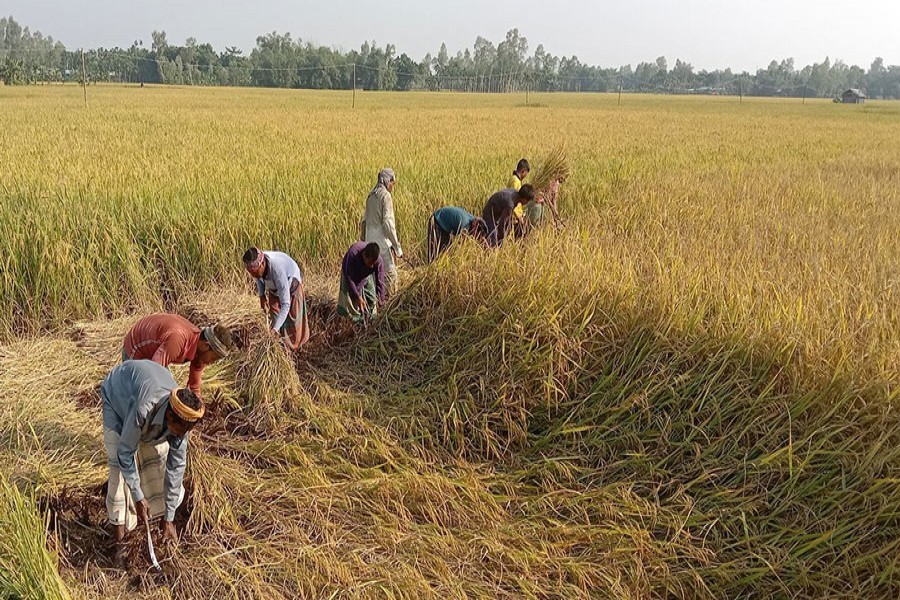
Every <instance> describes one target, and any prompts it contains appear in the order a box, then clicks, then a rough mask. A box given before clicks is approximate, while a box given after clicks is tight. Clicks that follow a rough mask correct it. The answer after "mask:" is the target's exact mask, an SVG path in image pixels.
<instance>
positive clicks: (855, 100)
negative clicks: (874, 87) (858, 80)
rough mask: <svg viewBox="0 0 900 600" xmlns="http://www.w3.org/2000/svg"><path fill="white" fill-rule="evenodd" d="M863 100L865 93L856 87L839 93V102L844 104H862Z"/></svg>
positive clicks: (864, 99)
mask: <svg viewBox="0 0 900 600" xmlns="http://www.w3.org/2000/svg"><path fill="white" fill-rule="evenodd" d="M865 101H866V95H865V94H863V93H862V90H858V89H856V88H850V89H849V90H847V91H846V92H844V93H843V94H842V95H841V102H843V103H844V104H862V103H863V102H865Z"/></svg>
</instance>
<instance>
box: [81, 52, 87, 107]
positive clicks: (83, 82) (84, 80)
mask: <svg viewBox="0 0 900 600" xmlns="http://www.w3.org/2000/svg"><path fill="white" fill-rule="evenodd" d="M81 88H82V89H83V90H84V105H85V106H87V70H86V69H85V66H84V48H82V49H81Z"/></svg>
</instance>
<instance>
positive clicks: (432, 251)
mask: <svg viewBox="0 0 900 600" xmlns="http://www.w3.org/2000/svg"><path fill="white" fill-rule="evenodd" d="M463 234H469V235H471V236H472V237H474V238H475V239H477V240H479V241H483V240H485V239H487V225H486V224H485V222H484V220H483V219H479V218H478V217H476V216H475V215H473V214H472V213H470V212H469V211H467V210H465V209H462V208H459V207H458V206H445V207H443V208H439V209H437V210H436V211H434V213H433V214H432V215H431V218H430V219H428V261H429V262H431V261H434V260H435V259H437V257H438V256H440V255H441V254H442V253H443V252H444V251H445V250H446V249H447V248H448V247H449V246H450V244H451V243H453V238H455V237H456V236H458V235H463Z"/></svg>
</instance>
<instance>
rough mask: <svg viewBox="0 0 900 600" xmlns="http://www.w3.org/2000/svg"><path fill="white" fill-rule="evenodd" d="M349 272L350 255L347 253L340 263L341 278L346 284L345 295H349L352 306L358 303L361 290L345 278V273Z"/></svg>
mask: <svg viewBox="0 0 900 600" xmlns="http://www.w3.org/2000/svg"><path fill="white" fill-rule="evenodd" d="M349 270H350V255H349V253H348V254H346V255H344V260H343V262H341V277H343V278H344V281H346V282H347V293H348V294H350V299H351V300H352V301H353V304H356V303H357V302H359V295H360V294H361V293H362V290H361V289H360V287H359V286H358V285H356V284H355V283H353V280H352V279H350V278H349V277H348V276H347V272H348V271H349Z"/></svg>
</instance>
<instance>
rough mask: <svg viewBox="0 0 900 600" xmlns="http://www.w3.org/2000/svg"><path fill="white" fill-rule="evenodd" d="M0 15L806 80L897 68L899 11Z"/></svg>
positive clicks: (211, 10) (255, 8)
mask: <svg viewBox="0 0 900 600" xmlns="http://www.w3.org/2000/svg"><path fill="white" fill-rule="evenodd" d="M0 13H2V14H5V15H11V16H12V17H14V18H15V19H16V21H18V22H19V23H20V24H22V25H27V26H29V27H31V29H32V30H35V29H36V30H39V31H41V32H42V33H43V34H44V35H51V36H53V38H54V39H57V40H60V41H61V42H63V43H64V44H65V45H66V46H67V47H69V48H78V47H85V48H93V47H97V46H105V47H110V46H122V47H127V46H130V45H131V43H132V42H133V41H135V40H143V42H144V44H145V46H148V47H149V46H150V43H151V38H150V32H151V31H153V30H165V31H166V34H167V39H168V41H169V43H170V44H182V43H184V40H185V39H186V38H188V37H194V38H196V39H197V40H198V42H200V43H203V42H209V43H211V44H212V45H213V47H214V48H215V49H216V50H217V51H222V50H224V48H225V47H226V46H237V47H239V48H241V49H242V50H244V51H245V53H249V51H250V50H252V49H253V47H254V46H255V43H256V42H255V40H256V37H257V36H258V35H262V34H265V33H268V32H271V31H278V32H279V33H284V32H290V33H291V34H292V35H293V37H294V38H295V39H296V38H298V37H299V38H302V39H303V40H304V41H310V42H313V43H315V44H321V45H325V46H332V47H336V48H340V49H342V50H350V49H353V48H358V47H359V46H360V45H361V44H362V43H363V42H364V41H367V40H368V41H372V40H374V41H375V42H377V43H378V45H380V46H383V45H384V44H385V43H392V44H394V45H395V46H396V49H397V53H398V54H400V53H404V52H405V53H407V54H409V55H410V56H411V57H413V58H414V59H415V60H417V61H418V60H421V59H422V58H423V57H424V56H425V54H426V53H428V52H431V53H432V54H437V51H438V49H439V48H440V46H441V42H446V43H447V48H448V50H449V51H450V54H451V55H452V54H456V52H457V51H459V50H462V49H464V48H467V47H468V48H471V47H472V45H473V43H474V42H475V38H476V37H477V36H479V35H480V36H482V37H485V38H487V39H489V40H491V41H492V42H494V43H495V44H496V43H498V42H500V41H502V40H503V39H504V38H505V36H506V32H507V31H508V30H509V29H512V28H514V27H515V28H518V29H519V32H520V33H521V34H522V35H523V36H525V37H526V38H527V39H528V43H529V54H530V53H533V51H534V49H535V48H536V47H537V46H538V44H543V46H544V49H545V50H546V51H547V52H549V53H552V54H555V55H557V56H559V55H565V56H571V55H573V54H574V55H577V56H578V58H579V59H581V61H582V62H584V63H588V64H591V65H599V66H603V67H618V66H621V65H626V64H631V65H632V66H634V65H636V64H637V63H639V62H642V61H652V60H655V59H656V57H657V56H666V57H667V58H668V61H669V65H670V66H671V65H674V64H675V59H676V58H679V59H681V60H683V61H686V62H689V63H691V64H692V65H693V66H694V68H695V69H698V70H699V69H710V70H711V69H715V68H726V67H732V68H733V69H736V70H740V71H743V70H748V71H751V72H752V71H755V70H756V69H757V68H765V67H766V66H767V65H768V64H769V62H770V61H771V60H773V59H777V60H781V59H783V58H789V57H792V58H794V60H795V65H796V66H797V67H798V68H799V67H802V66H803V65H806V64H810V63H813V62H821V61H822V60H823V59H824V58H825V57H826V56H828V57H830V58H831V60H832V61H834V60H838V59H840V60H843V61H844V62H846V63H848V64H851V65H852V64H858V65H860V66H863V67H865V68H868V67H869V65H870V64H871V62H872V60H873V59H874V58H875V57H876V56H881V57H883V58H884V60H885V63H886V64H900V0H868V1H867V2H855V1H853V0H756V1H755V2H748V1H746V0H719V1H713V0H680V1H674V0H624V1H623V0H617V1H615V2H612V1H608V0H593V1H591V0H553V1H552V2H547V1H539V0H516V1H511V0H499V1H498V0H492V1H488V0H481V1H478V0H458V1H455V2H440V3H438V2H429V1H428V0H381V1H379V2H371V1H370V2H365V1H362V0H329V1H321V0H320V1H316V2H311V1H306V0H255V1H252V2H248V1H247V0H149V1H147V0H144V1H140V2H138V1H135V0H76V1H72V0H2V1H0Z"/></svg>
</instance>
